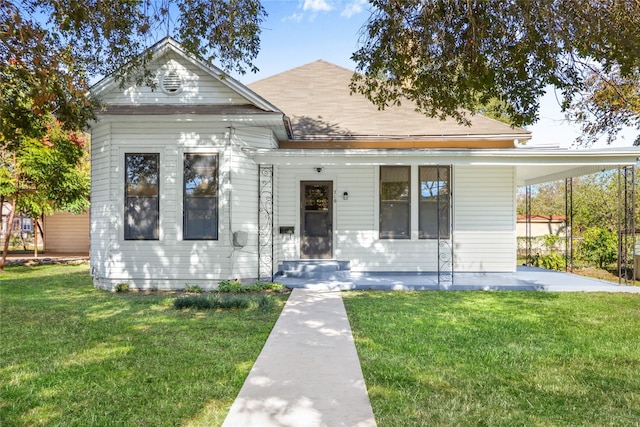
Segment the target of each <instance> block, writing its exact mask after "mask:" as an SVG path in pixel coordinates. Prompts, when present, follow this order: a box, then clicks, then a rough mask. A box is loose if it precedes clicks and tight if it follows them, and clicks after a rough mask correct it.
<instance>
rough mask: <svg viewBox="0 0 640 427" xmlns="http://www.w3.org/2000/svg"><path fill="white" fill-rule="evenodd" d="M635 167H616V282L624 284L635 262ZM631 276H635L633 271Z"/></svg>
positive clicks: (632, 278)
mask: <svg viewBox="0 0 640 427" xmlns="http://www.w3.org/2000/svg"><path fill="white" fill-rule="evenodd" d="M635 205H636V203H635V168H634V167H633V166H624V167H619V168H618V283H622V281H623V280H624V283H625V285H626V284H628V282H629V281H630V280H634V279H635V277H630V272H631V271H633V270H632V269H633V267H634V263H635V255H636V254H635V243H636V224H635ZM633 276H636V274H635V271H634V274H633Z"/></svg>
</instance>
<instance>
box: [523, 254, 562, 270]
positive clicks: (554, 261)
mask: <svg viewBox="0 0 640 427" xmlns="http://www.w3.org/2000/svg"><path fill="white" fill-rule="evenodd" d="M531 264H532V265H534V266H535V267H541V268H546V269H547V270H564V269H565V268H566V266H567V260H566V259H565V257H564V256H563V255H560V254H559V253H557V252H551V253H550V254H548V255H540V254H535V255H534V256H532V257H531Z"/></svg>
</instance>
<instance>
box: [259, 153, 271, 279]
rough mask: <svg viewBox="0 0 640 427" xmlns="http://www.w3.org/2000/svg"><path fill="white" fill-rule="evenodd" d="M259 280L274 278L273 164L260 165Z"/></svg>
mask: <svg viewBox="0 0 640 427" xmlns="http://www.w3.org/2000/svg"><path fill="white" fill-rule="evenodd" d="M258 280H259V281H261V282H270V281H272V280H273V165H259V166H258Z"/></svg>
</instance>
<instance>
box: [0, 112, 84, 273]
mask: <svg viewBox="0 0 640 427" xmlns="http://www.w3.org/2000/svg"><path fill="white" fill-rule="evenodd" d="M84 144H85V139H84V137H83V135H81V134H78V133H76V132H72V131H65V130H63V129H62V126H61V124H60V122H58V121H56V120H55V119H53V118H51V121H50V123H49V124H48V125H47V126H46V133H45V135H44V136H43V137H42V138H41V139H38V138H34V137H24V138H23V139H22V141H21V144H20V148H19V149H18V150H16V151H11V150H7V149H6V144H0V166H1V170H2V172H1V173H0V196H2V197H3V198H7V199H8V200H10V202H11V212H10V215H9V224H12V223H13V218H14V216H15V213H16V212H22V213H25V214H28V215H29V216H30V217H31V218H33V219H35V220H37V219H38V218H40V217H41V216H43V215H48V214H51V213H53V212H54V211H56V210H65V211H71V212H76V213H79V212H82V211H84V210H85V209H86V208H87V207H88V204H89V202H88V197H89V174H88V171H87V170H86V168H84V169H83V168H82V167H81V164H80V160H81V159H82V157H83V155H84V151H83V146H84ZM36 224H37V223H36ZM34 232H35V233H37V232H38V230H37V228H36V229H35V230H34ZM8 249H9V238H6V239H5V242H4V247H3V248H2V258H1V259H0V270H1V269H3V268H4V265H5V262H6V257H7V254H8Z"/></svg>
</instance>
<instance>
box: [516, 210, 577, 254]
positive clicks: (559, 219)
mask: <svg viewBox="0 0 640 427" xmlns="http://www.w3.org/2000/svg"><path fill="white" fill-rule="evenodd" d="M527 228H528V229H529V230H528V231H529V232H528V233H527ZM550 234H551V235H553V236H556V237H557V238H558V239H553V240H550V239H546V238H545V237H544V236H548V235H550ZM516 235H517V236H518V252H519V254H520V255H523V256H524V255H527V242H526V239H527V238H530V239H531V242H530V246H529V248H530V250H531V251H532V252H533V253H536V252H539V253H543V254H546V253H548V252H551V251H564V250H565V246H566V242H565V239H566V237H567V217H566V216H565V215H531V216H527V215H518V216H517V217H516ZM550 244H552V245H551V247H549V245H550Z"/></svg>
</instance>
